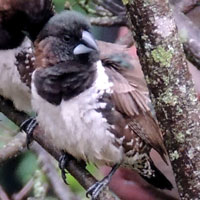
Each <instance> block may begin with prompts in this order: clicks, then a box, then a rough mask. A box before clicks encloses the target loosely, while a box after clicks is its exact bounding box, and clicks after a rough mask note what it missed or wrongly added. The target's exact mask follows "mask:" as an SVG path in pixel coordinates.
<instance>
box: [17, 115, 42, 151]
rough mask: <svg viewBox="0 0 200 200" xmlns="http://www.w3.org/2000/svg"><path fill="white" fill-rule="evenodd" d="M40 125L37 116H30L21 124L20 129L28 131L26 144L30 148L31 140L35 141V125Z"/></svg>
mask: <svg viewBox="0 0 200 200" xmlns="http://www.w3.org/2000/svg"><path fill="white" fill-rule="evenodd" d="M37 125H38V122H37V121H36V119H35V117H30V118H29V119H27V120H25V121H24V122H23V123H22V124H21V126H20V131H24V132H26V134H27V136H26V146H27V148H28V149H29V146H30V144H31V142H32V141H33V131H34V129H35V127H36V126H37Z"/></svg>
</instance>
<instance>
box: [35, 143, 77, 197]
mask: <svg viewBox="0 0 200 200" xmlns="http://www.w3.org/2000/svg"><path fill="white" fill-rule="evenodd" d="M31 149H32V150H33V151H34V152H35V153H36V154H37V155H38V159H39V163H40V165H41V166H42V170H43V171H44V172H45V174H46V175H47V177H48V179H49V181H50V183H51V185H52V188H53V190H54V192H55V194H56V196H57V197H58V198H59V199H60V200H66V199H68V200H78V199H79V198H78V197H77V196H75V194H73V193H72V192H71V191H70V189H69V187H68V186H67V185H66V184H64V182H63V180H62V179H61V178H60V177H59V175H58V172H57V170H56V168H55V166H54V164H53V162H52V158H51V157H50V156H49V154H48V153H47V152H46V151H45V150H44V149H43V148H42V147H41V146H40V145H38V144H37V143H34V145H32V147H31Z"/></svg>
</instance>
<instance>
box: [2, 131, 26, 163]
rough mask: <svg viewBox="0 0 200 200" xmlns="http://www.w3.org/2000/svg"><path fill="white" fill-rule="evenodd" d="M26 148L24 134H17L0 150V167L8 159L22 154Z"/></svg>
mask: <svg viewBox="0 0 200 200" xmlns="http://www.w3.org/2000/svg"><path fill="white" fill-rule="evenodd" d="M25 147H26V136H25V133H18V134H17V135H16V136H15V137H14V138H13V139H12V140H11V141H10V142H9V143H8V144H6V145H5V146H4V147H3V148H1V149H0V165H1V164H3V163H4V162H5V161H7V160H8V159H11V158H13V157H16V156H17V155H19V154H21V153H22V152H24V150H25Z"/></svg>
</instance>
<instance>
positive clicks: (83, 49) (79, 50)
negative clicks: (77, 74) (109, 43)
mask: <svg viewBox="0 0 200 200" xmlns="http://www.w3.org/2000/svg"><path fill="white" fill-rule="evenodd" d="M94 50H98V47H97V44H96V42H95V40H94V38H93V37H92V35H91V34H90V33H89V32H88V31H83V32H82V38H81V43H80V44H79V45H78V46H76V47H75V48H74V51H73V52H74V55H79V54H86V53H90V52H91V51H94Z"/></svg>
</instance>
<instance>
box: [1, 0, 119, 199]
mask: <svg viewBox="0 0 200 200" xmlns="http://www.w3.org/2000/svg"><path fill="white" fill-rule="evenodd" d="M65 2H66V0H54V4H55V8H56V11H57V12H61V11H62V10H63V9H64V4H65ZM70 3H71V4H70V5H72V6H73V9H74V10H77V11H79V12H82V13H84V11H83V10H82V9H81V8H80V7H79V6H78V4H77V3H76V1H73V0H70ZM92 32H93V34H94V35H95V37H96V38H97V39H102V40H104V41H113V40H114V39H115V37H116V28H114V29H111V28H109V30H108V28H100V27H93V28H92ZM18 131H19V128H18V127H17V126H16V125H15V124H13V123H12V122H11V121H10V120H9V119H8V118H6V116H4V115H3V114H2V113H0V148H2V147H3V146H4V145H6V144H7V143H8V142H9V141H10V140H11V139H12V137H13V136H14V135H15V134H16V133H17V132H18ZM56 165H57V163H56ZM87 168H88V169H89V171H91V172H92V173H93V174H94V173H95V176H101V175H100V174H98V175H97V171H96V168H95V167H94V166H92V165H89V166H87ZM58 173H60V172H59V169H58ZM38 174H39V175H38ZM38 177H40V178H38ZM31 178H33V179H34V181H35V182H34V187H33V188H34V189H32V191H31V193H30V194H29V195H30V196H31V195H32V196H35V197H36V196H37V195H35V194H34V192H35V190H37V189H38V188H37V187H39V186H38V185H45V183H47V179H46V177H45V175H44V174H43V172H42V171H41V169H40V167H39V164H38V161H37V156H36V155H35V154H34V153H32V152H31V151H26V152H24V153H23V154H21V155H20V156H18V157H16V158H14V159H11V160H9V161H7V162H6V163H4V165H2V166H0V185H1V186H2V187H3V188H4V190H5V191H6V193H7V194H8V195H9V196H11V195H12V194H14V193H17V192H19V190H20V189H22V187H23V186H24V185H25V184H26V183H27V182H28V181H29V180H30V179H31ZM67 182H68V183H69V186H70V187H71V189H72V191H74V192H75V193H76V194H78V195H79V196H80V197H81V199H86V197H85V192H84V190H83V188H82V187H81V186H80V185H79V183H78V182H77V181H76V180H75V179H74V178H73V177H72V176H71V175H69V174H68V175H67ZM56 199H57V198H56V196H55V194H53V192H52V190H51V188H49V189H48V192H47V196H46V197H45V200H56Z"/></svg>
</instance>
